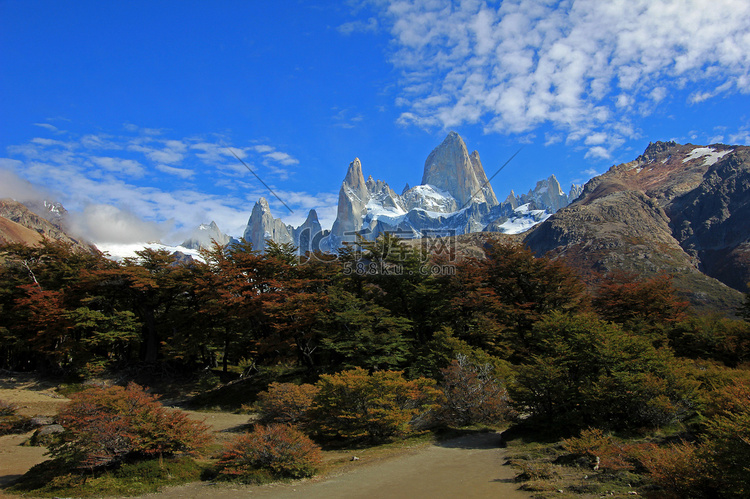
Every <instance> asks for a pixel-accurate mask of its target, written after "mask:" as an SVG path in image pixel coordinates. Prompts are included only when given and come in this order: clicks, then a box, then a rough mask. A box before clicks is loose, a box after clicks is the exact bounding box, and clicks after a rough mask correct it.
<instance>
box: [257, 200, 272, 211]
mask: <svg viewBox="0 0 750 499" xmlns="http://www.w3.org/2000/svg"><path fill="white" fill-rule="evenodd" d="M255 208H258V209H259V210H261V211H263V212H268V213H270V212H271V208H270V207H269V206H268V200H267V199H266V198H264V197H261V198H260V199H258V201H257V202H256V203H255V206H253V211H255Z"/></svg>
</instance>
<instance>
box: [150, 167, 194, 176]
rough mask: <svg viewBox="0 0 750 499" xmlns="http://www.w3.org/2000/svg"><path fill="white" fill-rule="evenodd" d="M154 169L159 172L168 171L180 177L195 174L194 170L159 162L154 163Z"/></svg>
mask: <svg viewBox="0 0 750 499" xmlns="http://www.w3.org/2000/svg"><path fill="white" fill-rule="evenodd" d="M156 169H157V170H159V171H160V172H164V173H168V174H169V175H175V176H177V177H180V178H190V177H192V176H193V175H195V172H194V171H193V170H190V169H188V168H175V167H173V166H167V165H161V164H159V165H156Z"/></svg>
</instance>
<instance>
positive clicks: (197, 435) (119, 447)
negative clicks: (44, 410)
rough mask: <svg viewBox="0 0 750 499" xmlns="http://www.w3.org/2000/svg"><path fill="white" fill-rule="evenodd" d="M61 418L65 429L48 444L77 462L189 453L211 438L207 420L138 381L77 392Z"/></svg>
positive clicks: (58, 455)
mask: <svg viewBox="0 0 750 499" xmlns="http://www.w3.org/2000/svg"><path fill="white" fill-rule="evenodd" d="M57 419H58V421H59V422H60V424H61V425H62V426H63V427H64V428H65V431H64V432H63V433H62V434H61V436H60V438H59V439H57V440H55V441H54V442H53V443H52V444H51V445H50V455H51V456H52V457H53V458H55V459H58V460H60V461H61V462H64V463H66V465H67V466H69V467H74V468H81V469H89V470H93V469H96V468H101V467H105V466H111V465H115V464H118V463H120V462H122V461H123V460H124V459H126V458H138V457H140V458H148V457H154V456H158V457H161V456H169V455H173V454H175V453H179V452H186V453H191V452H195V451H197V450H199V449H200V448H201V447H203V446H204V445H205V444H206V443H208V441H209V437H208V434H207V430H208V427H207V426H206V425H205V424H203V423H201V422H198V421H195V420H192V419H190V418H188V416H187V414H185V413H184V412H181V411H176V410H169V409H166V408H165V407H163V406H162V405H161V404H160V403H159V402H158V401H157V397H156V396H154V395H150V394H148V393H147V392H146V391H144V390H143V388H141V387H140V386H138V385H136V384H134V383H131V384H129V385H128V386H127V387H121V386H112V387H109V388H102V387H92V388H88V389H86V390H84V391H81V392H78V393H74V394H73V395H71V401H70V402H68V403H67V404H66V405H65V406H63V407H62V408H61V409H60V411H59V412H58V415H57Z"/></svg>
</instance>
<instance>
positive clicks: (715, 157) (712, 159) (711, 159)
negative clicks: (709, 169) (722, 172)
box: [703, 149, 734, 166]
mask: <svg viewBox="0 0 750 499" xmlns="http://www.w3.org/2000/svg"><path fill="white" fill-rule="evenodd" d="M732 151H734V149H727V150H726V151H720V152H712V153H711V154H708V155H707V156H708V157H707V158H706V159H705V160H703V166H711V165H713V164H714V163H716V162H717V161H719V160H720V159H721V158H723V157H724V156H726V155H727V154H729V153H730V152H732Z"/></svg>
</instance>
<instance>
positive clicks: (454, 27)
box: [375, 0, 750, 157]
mask: <svg viewBox="0 0 750 499" xmlns="http://www.w3.org/2000/svg"><path fill="white" fill-rule="evenodd" d="M375 5H377V6H380V7H381V11H380V14H381V24H383V25H384V26H385V27H386V28H387V29H389V30H390V32H391V35H392V36H393V44H394V50H393V53H392V57H391V60H392V62H393V64H394V65H395V66H396V67H397V68H398V69H399V70H400V71H401V72H402V74H403V78H402V81H401V94H400V95H399V96H398V97H397V99H396V102H397V105H399V106H403V107H405V108H406V109H405V110H404V111H403V113H402V114H401V116H400V117H399V118H398V120H397V122H398V123H399V124H401V125H416V126H419V127H423V128H432V127H436V126H437V127H443V128H451V127H456V126H459V125H461V124H464V123H469V124H471V123H481V124H483V125H484V128H485V131H487V132H498V133H514V134H517V133H527V132H529V131H532V130H534V129H536V128H537V127H539V126H541V125H544V124H550V125H552V127H553V128H554V129H555V130H557V131H559V132H563V133H565V134H567V135H568V136H569V137H575V138H576V139H575V140H577V141H579V140H586V138H587V137H598V136H599V135H598V134H607V136H608V137H609V138H610V140H613V141H617V142H620V143H622V142H623V140H624V139H632V138H636V137H637V135H638V132H637V130H636V129H635V128H634V127H633V126H632V121H633V119H634V118H637V117H639V116H644V115H648V114H649V113H651V112H653V109H654V107H655V106H656V105H658V104H659V103H661V102H662V101H664V99H665V98H666V97H667V95H669V94H670V93H671V92H673V91H675V90H677V89H686V90H687V92H688V93H689V95H690V97H689V98H688V99H689V102H691V103H693V104H697V103H700V102H702V101H705V100H707V99H711V98H716V97H717V96H721V95H725V94H727V93H730V92H736V91H740V92H744V93H750V77H748V73H749V72H750V36H748V34H747V33H748V29H749V27H750V2H747V1H746V0H715V1H706V0H630V1H601V0H570V1H566V2H549V1H546V0H505V1H503V2H501V3H500V4H499V5H494V4H493V5H487V3H486V2H484V1H480V0H475V1H471V0H467V1H463V2H451V1H449V0H423V1H420V0H387V1H382V2H377V3H375ZM646 103H648V104H647V105H646ZM605 151H606V150H605V149H604V148H603V147H598V148H592V149H590V150H589V154H588V155H589V157H609V153H607V155H606V156H605Z"/></svg>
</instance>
